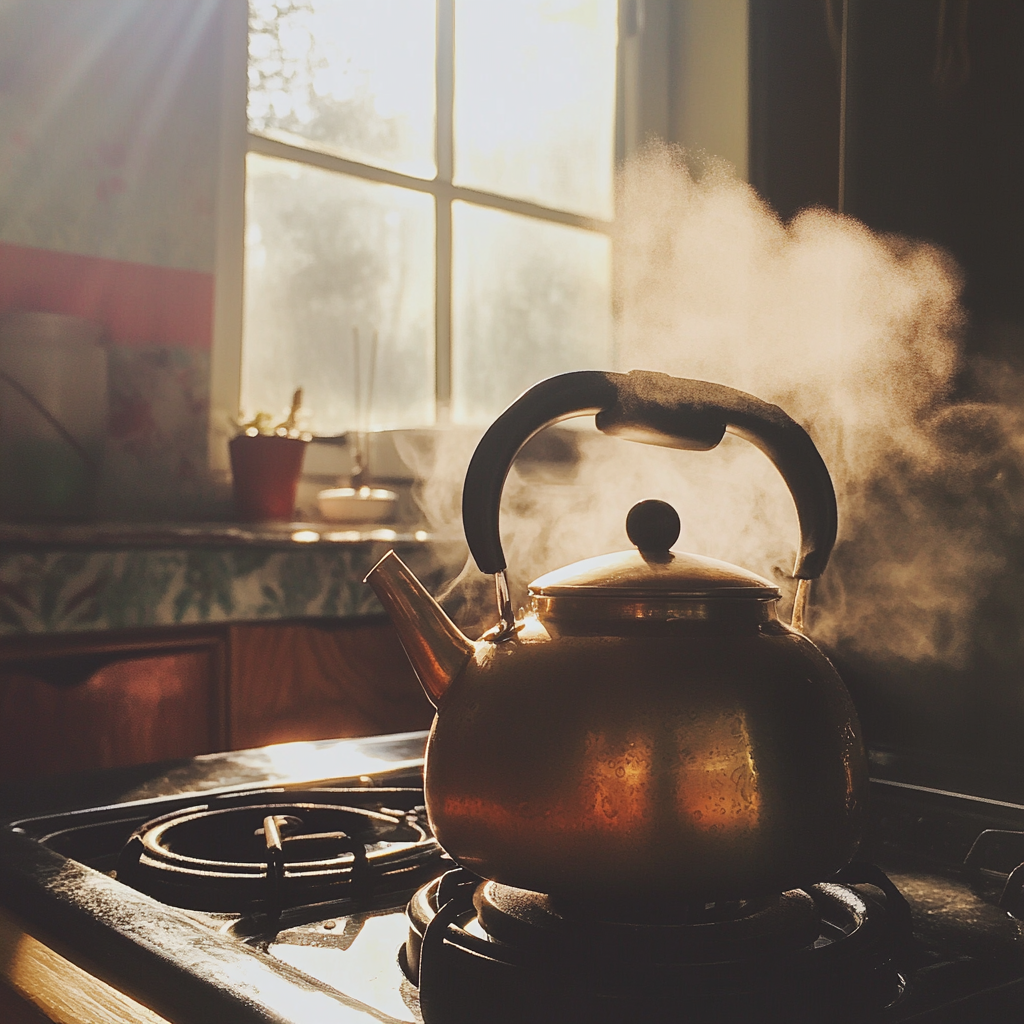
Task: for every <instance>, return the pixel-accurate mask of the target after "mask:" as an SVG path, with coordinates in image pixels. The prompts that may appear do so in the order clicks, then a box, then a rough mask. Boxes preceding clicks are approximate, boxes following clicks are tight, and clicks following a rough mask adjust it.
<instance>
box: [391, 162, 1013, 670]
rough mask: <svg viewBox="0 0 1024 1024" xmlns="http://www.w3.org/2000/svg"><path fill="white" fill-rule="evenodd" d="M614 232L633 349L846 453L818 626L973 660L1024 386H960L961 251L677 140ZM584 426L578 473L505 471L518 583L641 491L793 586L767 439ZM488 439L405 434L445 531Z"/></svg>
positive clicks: (571, 553) (928, 655) (1009, 382)
mask: <svg viewBox="0 0 1024 1024" xmlns="http://www.w3.org/2000/svg"><path fill="white" fill-rule="evenodd" d="M615 241H616V283H615V290H616V297H615V298H616V311H617V313H616V318H617V339H618V363H619V368H621V369H634V368H643V369H651V370H661V371H663V372H666V373H670V374H673V375H676V376H681V377H695V378H701V379H705V380H711V381H716V382H718V383H722V384H727V385H729V386H731V387H735V388H739V389H741V390H743V391H749V392H751V393H752V394H755V395H757V396H759V397H761V398H764V399H766V400H768V401H772V402H776V403H777V404H779V405H780V406H782V408H784V409H785V410H786V411H787V412H789V414H790V415H791V416H793V417H794V418H795V419H796V420H797V421H798V422H800V423H802V424H803V425H804V426H805V427H806V428H807V430H808V431H809V432H810V434H811V436H812V437H813V438H814V440H815V442H816V444H817V445H818V448H819V450H820V451H821V453H822V456H823V457H824V459H825V462H826V464H827V465H828V467H829V470H830V471H831V473H832V477H833V480H834V482H835V486H836V492H837V496H838V500H839V514H840V527H839V541H838V543H837V546H836V550H835V554H834V556H833V560H832V563H831V565H830V567H829V569H828V570H827V571H826V573H825V576H824V577H823V580H822V581H821V582H820V583H818V584H816V585H815V590H814V592H813V593H812V606H811V618H810V632H811V634H812V636H814V638H815V639H818V640H822V641H824V642H826V643H827V644H831V645H839V646H844V647H845V648H846V649H850V650H854V651H857V652H860V653H862V654H864V655H868V656H871V657H882V658H886V659H892V658H897V659H905V660H907V661H914V662H922V661H934V662H943V663H945V664H947V665H951V666H956V665H959V664H962V663H963V662H964V660H965V659H966V658H967V656H968V652H969V648H970V644H971V642H975V643H977V642H978V633H977V631H978V615H977V609H978V608H979V604H980V603H982V602H983V601H985V600H989V599H991V597H992V589H993V580H997V581H998V580H999V579H1000V573H1002V572H1003V571H1004V569H1005V566H1006V563H1007V559H1008V557H1010V556H1009V555H1008V551H1009V550H1010V549H1009V548H1008V546H1007V545H1008V543H1009V539H1010V537H1011V535H1013V534H1015V533H1019V531H1020V527H1019V525H1018V524H1020V522H1021V512H1022V510H1024V504H1022V500H1021V498H1022V487H1021V480H1022V478H1024V472H1022V471H1024V445H1022V442H1021V438H1022V437H1024V431H1022V429H1021V427H1022V423H1021V416H1020V414H1019V413H1017V412H1015V410H1016V409H1019V408H1020V402H1019V401H1016V399H1018V398H1019V396H1020V393H1021V391H1022V390H1024V389H1022V388H1021V387H1020V382H1019V381H1018V380H1017V379H1015V378H1014V377H1012V375H1010V373H1009V371H1006V370H1005V369H999V368H992V367H984V366H981V367H975V368H974V373H975V377H976V378H977V377H979V375H980V376H981V377H986V375H987V380H986V381H985V382H984V383H985V385H986V387H987V388H988V390H989V392H990V393H992V394H993V395H994V396H995V399H994V400H993V401H991V402H988V403H980V402H963V401H957V400H956V399H955V397H954V388H955V385H956V382H957V379H958V375H959V374H961V373H962V371H963V369H964V363H963V354H962V351H961V343H960V337H961V334H962V331H963V329H964V326H965V318H964V314H963V311H962V309H961V307H960V304H959V299H958V296H959V290H960V285H961V282H960V278H959V275H958V271H957V268H956V267H955V265H954V264H952V263H951V261H950V260H949V258H948V257H947V256H946V255H944V254H943V253H942V252H941V251H939V250H936V249H935V248H933V247H930V246H928V245H925V244H922V243H916V242H912V241H908V240H906V239H902V238H894V237H881V236H879V235H877V234H874V233H872V232H871V231H870V230H868V229H867V228H866V227H864V226H863V225H862V224H860V223H858V222H857V221H854V220H852V219H851V218H846V217H840V216H837V215H835V214H833V213H830V212H827V211H823V210H809V211H805V212H804V213H801V214H800V215H799V216H797V217H796V218H795V219H794V220H793V221H792V222H791V223H789V224H783V223H782V222H781V221H780V220H779V219H778V218H777V217H776V216H775V214H774V213H773V212H772V211H771V210H770V209H769V208H768V207H767V206H766V205H765V204H764V203H763V202H762V201H761V200H760V199H759V198H758V197H757V195H756V194H755V193H754V191H753V190H752V189H751V188H750V187H749V186H748V185H746V184H745V183H743V182H740V181H738V180H736V179H735V177H733V176H732V175H731V173H730V172H729V170H728V169H727V168H726V167H724V166H716V165H711V166H709V167H708V168H707V169H706V171H705V173H703V174H702V175H701V176H700V178H699V179H695V178H694V177H693V176H692V175H691V174H690V172H689V171H688V170H687V168H686V164H685V162H684V161H683V159H682V154H680V153H679V152H678V151H674V150H672V149H669V148H667V147H664V146H654V147H650V148H648V149H647V150H646V151H645V152H644V153H643V154H641V156H640V157H638V158H637V159H635V160H633V161H632V162H631V163H630V164H629V165H628V166H627V167H626V169H625V170H624V172H623V174H622V176H621V179H620V183H619V195H618V205H617V229H616V240H615ZM579 422H582V421H579ZM578 437H579V441H580V446H581V449H582V452H583V457H582V459H581V460H580V461H579V463H578V464H577V466H576V467H575V470H574V474H575V475H574V478H573V480H572V486H565V485H564V477H565V476H567V475H568V474H563V481H562V482H559V483H552V482H546V481H544V480H538V479H537V478H536V476H535V475H533V474H529V473H525V472H522V471H519V470H517V469H514V470H513V472H512V473H511V474H510V476H509V480H508V483H507V484H506V490H505V503H504V506H503V513H502V536H503V540H504V544H505V551H506V555H507V557H508V561H509V566H510V571H511V573H512V575H513V583H514V585H515V586H516V587H518V588H519V592H520V593H522V590H521V588H522V587H523V585H524V584H525V583H526V582H528V581H529V580H530V579H532V578H533V577H534V576H536V575H539V574H540V573H541V572H543V571H546V570H548V569H552V568H555V567H557V566H559V565H563V564H566V563H567V562H570V561H573V560H575V559H577V558H582V557H587V556H589V555H594V554H599V553H602V552H604V551H612V550H617V549H622V548H625V547H627V546H628V541H627V539H626V537H625V531H624V525H623V524H624V521H625V516H626V513H627V511H628V510H629V508H630V507H631V506H632V505H633V504H634V503H635V502H636V501H639V500H641V499H643V498H649V497H654V498H662V499H663V500H666V501H669V502H671V503H672V504H673V505H674V506H675V508H676V509H677V511H678V512H679V514H680V518H681V519H682V523H683V527H682V533H681V536H680V538H679V542H678V544H677V545H676V547H677V549H681V550H689V551H694V552H698V553H701V554H706V555H711V556H713V557H716V558H722V559H725V560H727V561H731V562H735V563H737V564H740V565H743V566H746V567H747V568H750V569H753V570H754V571H756V572H760V573H761V574H763V575H765V576H768V577H770V578H771V577H774V578H775V579H776V580H777V581H778V582H779V584H780V585H781V586H782V588H783V591H784V594H785V596H786V598H787V599H788V600H791V599H792V589H793V588H792V586H791V581H789V580H788V579H787V578H786V575H785V574H786V573H787V572H788V571H789V570H790V569H791V568H792V565H793V558H794V555H795V551H796V541H797V523H796V516H795V513H794V509H793V504H792V500H791V499H790V497H789V494H788V492H787V490H786V488H785V485H784V484H783V483H782V480H781V478H780V477H779V476H778V474H777V472H776V471H775V470H774V468H773V467H772V466H771V464H770V463H769V462H768V461H767V460H766V459H765V458H764V456H763V455H761V453H760V452H758V451H756V450H755V449H754V448H752V447H751V446H750V445H748V444H747V443H746V442H744V441H741V440H739V439H736V438H733V437H731V436H728V435H727V437H726V439H725V441H723V443H722V444H721V445H720V446H719V448H717V449H715V450H714V451H712V452H707V453H691V452H679V451H670V450H664V449H657V448H651V447H648V446H644V445H637V444H633V443H630V442H627V441H621V440H617V439H613V438H606V437H604V436H603V435H600V434H598V433H597V432H596V430H594V429H593V428H592V427H591V428H590V429H589V430H584V431H581V432H580V433H579V435H578ZM474 443H475V437H472V436H467V435H466V434H463V433H458V432H452V433H451V434H448V435H442V436H441V438H440V439H439V440H437V441H436V442H435V443H433V444H432V445H430V446H427V447H423V446H419V447H417V446H412V445H410V446H407V447H406V451H405V452H404V453H403V454H405V455H406V457H407V459H408V460H409V461H410V463H411V464H413V465H414V467H415V468H417V469H418V470H419V474H420V476H421V479H422V481H423V482H422V484H421V485H420V489H419V500H420V503H421V507H422V508H423V510H424V512H425V514H426V515H427V518H428V520H429V521H430V523H431V525H432V527H433V528H434V529H435V530H440V531H447V532H461V524H460V521H459V500H460V498H459V496H460V493H461V483H462V478H463V476H464V474H465V468H466V465H467V464H468V461H469V457H470V455H471V454H472V450H473V446H474ZM481 582H482V581H481V580H480V578H479V575H478V574H477V573H476V572H475V569H474V570H470V569H469V568H468V567H467V569H466V570H464V571H463V573H462V574H461V576H460V579H459V581H458V589H459V590H460V592H462V593H463V594H464V595H467V596H469V597H470V598H471V600H470V602H469V603H470V604H474V603H476V604H477V605H478V609H477V610H478V614H479V615H480V616H481V617H482V619H483V620H485V621H486V620H487V619H488V618H489V617H492V615H493V609H492V599H491V598H490V597H489V595H488V594H486V593H481V592H480V583H481ZM1015 600H1017V601H1018V603H1019V596H1018V597H1017V598H1015ZM467 615H469V613H465V614H464V616H463V617H464V618H466V617H467ZM470 617H471V616H470ZM487 624H488V625H489V624H490V622H489V621H488V622H487Z"/></svg>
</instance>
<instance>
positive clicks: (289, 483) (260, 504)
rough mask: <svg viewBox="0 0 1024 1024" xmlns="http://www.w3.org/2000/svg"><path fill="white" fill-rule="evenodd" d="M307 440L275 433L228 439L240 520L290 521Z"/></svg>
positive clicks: (242, 435)
mask: <svg viewBox="0 0 1024 1024" xmlns="http://www.w3.org/2000/svg"><path fill="white" fill-rule="evenodd" d="M307 443H308V442H306V441H304V440H302V439H301V438H298V437H280V436H279V435H276V434H270V435H268V434H257V435H256V436H255V437H250V436H249V435H248V434H239V436H238V437H236V438H233V439H232V440H231V442H230V443H229V445H228V448H229V450H230V452H231V475H232V478H233V482H234V491H235V514H236V515H237V516H238V518H239V519H241V520H245V521H247V522H267V521H270V520H278V521H281V520H283V521H286V522H287V521H289V520H291V518H292V515H293V514H294V512H295V493H296V491H297V490H298V486H299V477H300V476H301V475H302V460H303V457H304V456H305V454H306V444H307Z"/></svg>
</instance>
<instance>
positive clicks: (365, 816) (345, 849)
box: [117, 789, 440, 917]
mask: <svg viewBox="0 0 1024 1024" xmlns="http://www.w3.org/2000/svg"><path fill="white" fill-rule="evenodd" d="M372 792H373V797H374V798H375V801H379V804H378V805H377V806H374V807H373V808H368V807H359V806H353V804H355V803H357V802H360V801H359V799H358V798H360V797H364V796H365V791H364V790H345V789H313V790H301V791H296V790H290V791H287V792H281V791H276V792H275V791H270V792H261V793H255V794H253V793H250V794H246V796H245V797H244V798H235V799H233V800H232V799H230V798H229V799H221V800H219V801H216V802H210V803H202V804H195V805H192V806H189V807H184V808H179V809H176V810H173V811H171V812H169V813H167V814H164V815H162V816H160V817H158V818H153V819H152V820H150V821H147V822H146V823H145V824H143V825H140V826H139V827H138V828H136V829H135V831H134V832H133V833H132V834H131V837H130V838H129V840H128V842H127V844H126V845H125V846H124V848H123V849H122V851H121V854H120V856H119V857H118V860H117V878H118V879H119V880H120V881H122V882H125V883H126V884H128V885H130V886H132V887H133V888H135V889H138V890H140V891H141V892H144V893H146V894H147V895H149V896H153V897H154V898H155V899H158V900H161V901H162V902H164V903H169V904H171V905H173V906H176V907H183V908H186V909H190V910H204V911H213V912H230V913H238V912H245V911H252V910H258V911H262V912H264V913H266V914H268V915H270V916H271V917H275V916H277V915H278V914H280V912H281V911H282V910H284V909H286V908H289V907H296V906H300V905H303V904H313V903H321V902H326V901H329V900H330V901H335V900H341V899H346V898H349V899H357V900H366V899H369V898H371V897H379V896H381V895H383V894H385V893H401V892H403V891H408V890H411V889H412V888H413V887H415V886H416V885H417V884H419V883H420V882H421V881H422V879H423V877H429V876H424V875H422V871H423V870H424V869H425V868H427V867H433V869H434V870H436V867H434V866H435V865H436V863H437V858H438V856H439V854H440V849H439V847H438V846H437V843H436V842H435V841H434V839H433V838H432V837H431V835H430V832H429V829H428V827H427V825H426V813H425V811H424V809H423V807H422V806H420V801H421V800H422V792H421V791H420V790H416V789H390V790H389V789H375V790H373V791H372ZM391 804H397V805H398V806H396V807H393V806H390V805H391Z"/></svg>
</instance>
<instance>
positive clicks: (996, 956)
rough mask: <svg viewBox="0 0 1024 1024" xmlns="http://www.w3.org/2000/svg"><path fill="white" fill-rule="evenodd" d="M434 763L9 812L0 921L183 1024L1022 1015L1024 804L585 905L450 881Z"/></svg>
mask: <svg viewBox="0 0 1024 1024" xmlns="http://www.w3.org/2000/svg"><path fill="white" fill-rule="evenodd" d="M424 740H425V734H421V733H417V734H404V735H398V736H390V737H376V738H370V739H363V740H343V741H335V742H330V743H318V744H288V745H285V746H282V747H272V748H266V749H265V750H263V751H243V752H239V753H235V754H223V755H211V756H209V757H205V758H197V759H195V760H194V761H192V762H189V763H186V764H182V765H179V766H177V767H175V768H173V769H172V770H170V771H165V772H158V771H154V772H153V775H152V777H151V778H148V779H146V780H145V781H144V782H143V783H142V784H141V785H140V784H139V783H138V773H137V772H135V773H134V774H133V773H132V772H120V773H119V772H116V771H115V772H107V773H102V774H99V775H97V776H96V777H95V778H94V779H92V780H91V782H90V784H89V786H90V787H91V788H88V787H87V789H86V790H85V791H83V790H82V788H81V787H82V781H81V780H79V781H78V782H77V783H75V784H74V785H76V786H77V787H78V789H77V791H72V789H71V786H72V783H71V782H68V783H67V785H66V786H65V787H64V788H63V789H62V787H61V784H60V783H55V784H44V785H42V786H37V787H35V788H33V787H20V788H19V789H17V790H11V791H9V792H8V793H7V794H6V819H7V820H6V821H5V823H4V824H3V826H2V828H0V903H2V904H3V905H4V906H6V907H7V908H9V909H10V910H12V911H13V912H14V913H16V914H17V915H18V916H19V917H20V918H21V919H22V920H23V921H25V922H27V925H28V928H29V929H32V928H33V927H35V928H37V929H39V930H40V931H41V933H42V934H45V935H47V936H54V937H56V938H57V940H58V942H59V945H60V952H62V953H63V955H65V956H66V957H68V958H69V959H71V960H72V961H75V962H78V963H80V964H81V965H82V966H84V967H86V969H87V970H89V971H91V972H93V973H95V974H96V975H98V976H99V977H101V978H102V979H104V980H105V981H107V982H109V983H111V984H113V985H114V986H115V987H117V988H119V989H121V990H123V991H125V992H127V993H128V994H129V995H131V996H132V997H133V998H135V999H137V1000H138V1001H139V1002H141V1003H143V1004H145V1005H146V1006H149V1007H151V1008H152V1009H153V1010H155V1011H156V1012H157V1013H159V1014H160V1015H162V1016H163V1017H165V1018H166V1019H167V1020H170V1021H180V1022H206V1021H213V1020H230V1021H246V1022H248V1021H261V1022H268V1021H277V1022H294V1024H299V1022H312V1021H316V1022H330V1021H339V1022H340V1021H346V1022H347V1021H351V1022H357V1021H359V1022H364V1024H368V1022H371V1021H375V1022H378V1024H379V1022H407V1024H408V1022H417V1021H422V1020H425V1021H427V1022H428V1024H433V1022H460V1021H488V1022H505V1021H507V1022H512V1021H531V1022H535V1021H536V1022H540V1021H559V1022H570V1021H587V1022H594V1021H598V1022H599V1021H607V1022H612V1021H634V1020H635V1021H639V1020H643V1021H650V1020H663V1019H671V1020H675V1021H680V1022H701V1024H719V1022H721V1024H736V1022H741V1021H742V1022H744V1024H755V1022H768V1021H772V1022H774V1021H787V1022H794V1024H802V1022H806V1024H818V1022H826V1021H827V1022H830V1024H832V1022H849V1024H860V1022H863V1024H868V1022H878V1024H886V1022H891V1024H897V1022H903V1021H908V1022H909V1021H920V1022H922V1024H923V1022H926V1021H931V1022H934V1024H939V1022H955V1021H978V1020H985V1021H986V1022H999V1021H1003V1020H1006V1021H1017V1020H1019V1019H1021V1016H1022V1014H1024V923H1022V919H1024V893H1022V890H1024V868H1019V867H1018V865H1019V864H1020V863H1021V861H1024V832H1022V830H1024V805H1020V804H1016V803H1014V802H1012V801H1007V800H996V799H991V798H982V797H972V796H965V795H962V794H957V793H950V792H946V791H943V790H940V789H937V788H934V787H929V786H925V785H921V784H919V783H917V782H906V781H900V780H899V779H897V778H892V777H890V778H883V777H879V778H876V779H875V780H874V781H873V786H872V826H871V832H870V834H869V836H868V839H867V841H866V843H865V846H864V848H863V849H862V851H861V859H859V860H858V861H857V862H855V863H854V864H852V865H850V866H849V867H848V868H847V869H846V870H845V871H844V872H843V873H842V874H841V875H839V876H837V877H835V878H832V879H815V880H809V881H808V884H807V885H806V886H804V887H803V888H800V889H794V890H790V891H788V892H784V893H778V894H775V895H773V896H768V897H759V898H756V899H749V900H734V901H729V902H720V903H708V904H705V905H702V906H699V907H698V906H692V905H676V904H673V903H672V902H670V901H665V902H662V903H655V904H651V905H646V906H642V907H638V906H629V907H623V906H618V905H615V904H613V903H610V902H602V901H596V902H594V903H588V904H581V903H574V902H567V901H565V900H558V899H555V898H553V897H548V896H544V895H542V894H537V893H530V892H526V891H524V890H518V889H514V888H511V887H509V886H504V885H500V884H497V883H494V882H489V881H486V880H483V879H480V878H478V877H476V876H475V875H473V874H471V873H470V872H468V871H465V870H464V869H462V868H460V867H458V865H456V864H454V863H453V862H452V861H451V860H450V859H449V858H448V857H447V855H446V854H445V853H444V851H443V850H441V848H440V847H439V846H438V845H437V843H436V842H435V841H434V839H433V837H432V836H431V834H430V828H429V823H428V821H427V816H426V812H425V810H424V807H423V796H422V776H421V768H422V760H421V758H422V752H423V745H424ZM875 766H876V768H878V769H879V770H880V771H879V774H880V775H881V770H882V769H883V768H884V765H882V764H881V761H880V759H878V758H876V765H875ZM889 774H890V775H892V774H893V773H892V772H891V771H890V772H889ZM47 801H48V802H49V804H50V807H51V808H52V810H45V811H44V812H43V813H39V812H38V811H37V812H36V813H31V814H30V813H19V812H18V811H17V809H16V808H17V807H18V806H19V804H20V806H22V807H27V806H32V805H33V804H34V805H35V806H36V807H37V808H39V807H40V806H41V803H45V802H47ZM69 804H78V805H79V806H70V807H69ZM12 811H13V813H11V812H12Z"/></svg>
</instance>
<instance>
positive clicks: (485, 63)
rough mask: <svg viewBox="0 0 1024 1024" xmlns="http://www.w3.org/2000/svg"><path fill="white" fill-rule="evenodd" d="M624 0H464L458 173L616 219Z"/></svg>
mask: <svg viewBox="0 0 1024 1024" xmlns="http://www.w3.org/2000/svg"><path fill="white" fill-rule="evenodd" d="M616 17H617V4H616V2H615V0H520V2H517V3H514V4H513V3H499V2H497V0H487V2H482V0H456V3H455V180H456V183H457V184H459V185H464V186H467V187H469V188H478V189H482V190H486V191H489V192H498V193H500V194H502V195H508V196H514V197H515V198H517V199H527V200H531V201H533V202H536V203H540V204H541V205H543V206H549V207H554V208H556V209H563V210H571V211H574V212H576V213H582V214H586V215H589V216H594V217H603V218H608V219H610V218H611V215H612V166H613V162H614V146H615V134H614V129H615V47H616V38H617V25H616Z"/></svg>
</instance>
